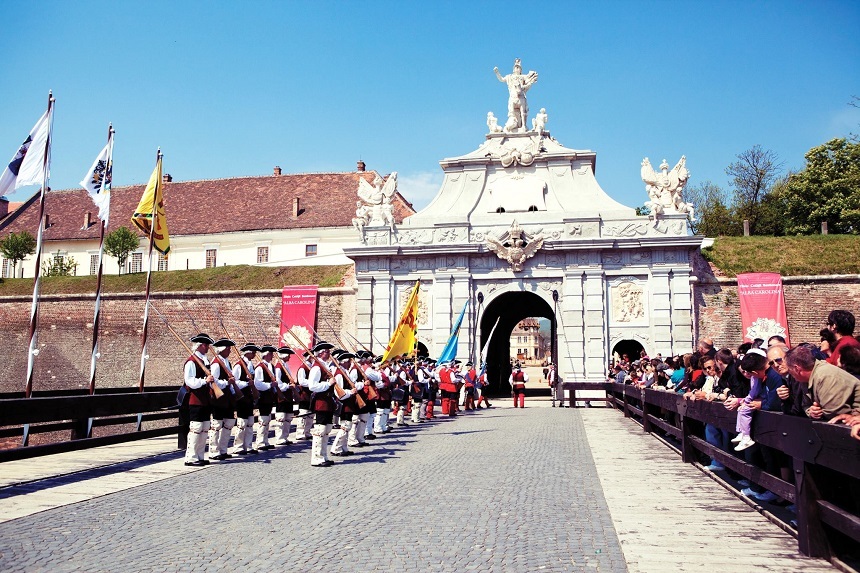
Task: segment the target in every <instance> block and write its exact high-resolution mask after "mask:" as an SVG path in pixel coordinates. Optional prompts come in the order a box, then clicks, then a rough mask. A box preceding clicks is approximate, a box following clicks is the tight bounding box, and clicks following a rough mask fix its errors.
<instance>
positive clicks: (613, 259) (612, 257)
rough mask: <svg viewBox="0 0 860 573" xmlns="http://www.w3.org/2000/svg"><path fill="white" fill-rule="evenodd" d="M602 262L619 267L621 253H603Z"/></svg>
mask: <svg viewBox="0 0 860 573" xmlns="http://www.w3.org/2000/svg"><path fill="white" fill-rule="evenodd" d="M603 262H604V263H609V264H612V265H620V264H621V253H612V252H609V253H603Z"/></svg>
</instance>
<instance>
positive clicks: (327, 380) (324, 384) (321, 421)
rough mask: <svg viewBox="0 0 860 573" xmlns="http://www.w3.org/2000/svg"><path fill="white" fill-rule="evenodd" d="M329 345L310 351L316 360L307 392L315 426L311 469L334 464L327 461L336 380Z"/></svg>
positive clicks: (310, 373)
mask: <svg viewBox="0 0 860 573" xmlns="http://www.w3.org/2000/svg"><path fill="white" fill-rule="evenodd" d="M332 348H334V346H333V345H332V344H329V343H328V342H320V343H319V344H317V345H316V346H314V348H313V350H312V352H313V354H314V356H315V358H314V359H313V360H312V362H311V367H310V370H309V371H308V389H309V390H310V391H311V392H312V393H313V394H312V399H311V408H312V409H313V412H314V427H313V429H312V430H311V435H312V436H313V441H312V442H311V465H312V466H314V467H329V466H332V465H334V462H332V461H331V460H330V459H328V458H329V443H328V437H329V434H331V429H332V419H333V418H334V411H335V395H334V390H333V389H332V386H333V385H334V384H335V380H334V378H333V377H332V375H331V367H330V365H329V360H330V359H331V352H330V351H331V349H332Z"/></svg>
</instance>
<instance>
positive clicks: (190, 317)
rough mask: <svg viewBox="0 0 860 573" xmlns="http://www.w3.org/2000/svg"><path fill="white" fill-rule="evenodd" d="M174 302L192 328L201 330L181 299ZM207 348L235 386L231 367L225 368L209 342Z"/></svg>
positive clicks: (237, 388)
mask: <svg viewBox="0 0 860 573" xmlns="http://www.w3.org/2000/svg"><path fill="white" fill-rule="evenodd" d="M176 304H178V305H179V308H181V309H182V312H184V313H185V314H186V315H188V319H189V320H190V321H191V326H193V327H194V330H196V331H197V332H202V331H201V330H200V328H199V327H198V326H197V322H196V321H195V320H194V316H193V315H192V314H191V313H190V312H188V309H186V308H185V307H184V306H183V305H182V301H181V300H177V301H176ZM227 338H230V337H229V336H228V337H227ZM209 350H211V351H212V357H213V359H214V361H215V362H217V363H218V367H219V368H220V369H222V370H224V371H225V372H227V380H229V381H230V384H233V385H234V386H235V385H236V379H235V378H233V371H232V370H231V369H229V368H227V365H226V364H225V363H224V360H223V359H222V358H221V356H220V355H219V354H218V352H216V351H215V349H214V348H212V345H211V344H210V345H209ZM236 390H237V391H238V390H239V387H238V386H236Z"/></svg>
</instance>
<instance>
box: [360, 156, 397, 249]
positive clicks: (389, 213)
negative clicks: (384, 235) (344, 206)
mask: <svg viewBox="0 0 860 573" xmlns="http://www.w3.org/2000/svg"><path fill="white" fill-rule="evenodd" d="M395 192H397V172H396V171H394V172H392V173H391V175H389V176H388V179H387V180H385V181H384V182H383V180H382V177H380V176H379V175H377V176H376V179H374V180H373V185H371V184H370V183H368V182H367V181H365V180H364V179H362V178H359V179H358V197H359V198H360V199H361V200H360V201H356V209H355V217H353V219H352V225H353V226H354V227H355V228H356V229H358V232H359V233H361V234H362V236H363V235H364V227H366V226H369V227H377V226H382V225H387V226H388V228H390V229H391V230H392V231H393V230H394V206H393V205H392V204H391V202H392V199H393V198H394V193H395Z"/></svg>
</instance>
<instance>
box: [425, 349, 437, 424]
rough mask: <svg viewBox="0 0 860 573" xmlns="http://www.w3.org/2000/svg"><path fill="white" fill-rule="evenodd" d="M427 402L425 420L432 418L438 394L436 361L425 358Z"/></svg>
mask: <svg viewBox="0 0 860 573" xmlns="http://www.w3.org/2000/svg"><path fill="white" fill-rule="evenodd" d="M426 365H427V367H426V369H425V371H426V373H427V404H426V406H425V413H424V417H425V419H427V420H432V419H433V418H434V415H433V409H434V408H435V406H436V396H437V395H438V394H439V376H438V375H437V373H436V361H435V360H427V363H426Z"/></svg>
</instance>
